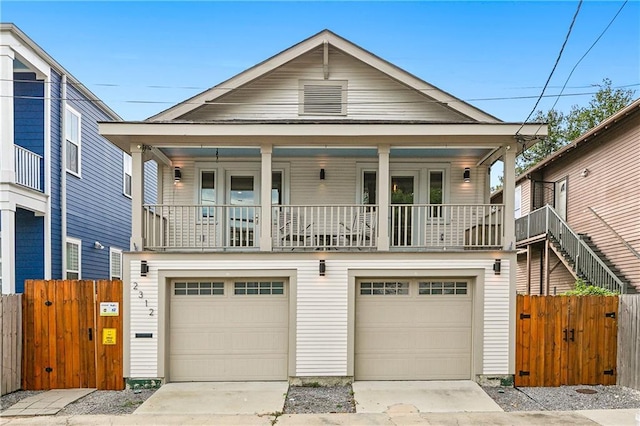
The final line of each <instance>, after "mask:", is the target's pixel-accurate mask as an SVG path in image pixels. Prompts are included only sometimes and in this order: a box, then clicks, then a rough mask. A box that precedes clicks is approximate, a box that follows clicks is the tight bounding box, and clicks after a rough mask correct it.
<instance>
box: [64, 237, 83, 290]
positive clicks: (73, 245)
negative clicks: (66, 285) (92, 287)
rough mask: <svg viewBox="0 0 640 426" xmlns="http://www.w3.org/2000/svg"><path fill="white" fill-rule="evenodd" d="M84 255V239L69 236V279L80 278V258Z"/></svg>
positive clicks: (67, 275)
mask: <svg viewBox="0 0 640 426" xmlns="http://www.w3.org/2000/svg"><path fill="white" fill-rule="evenodd" d="M81 256H82V241H80V240H77V239H75V238H67V271H66V278H67V279H68V280H79V279H80V278H81V277H82V275H81V270H80V265H81V263H80V259H81Z"/></svg>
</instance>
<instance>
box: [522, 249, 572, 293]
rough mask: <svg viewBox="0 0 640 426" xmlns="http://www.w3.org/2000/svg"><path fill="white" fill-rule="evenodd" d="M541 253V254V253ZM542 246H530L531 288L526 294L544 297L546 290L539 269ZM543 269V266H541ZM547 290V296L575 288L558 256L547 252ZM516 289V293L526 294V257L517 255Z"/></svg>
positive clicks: (541, 272) (541, 270)
mask: <svg viewBox="0 0 640 426" xmlns="http://www.w3.org/2000/svg"><path fill="white" fill-rule="evenodd" d="M541 251H542V253H541ZM543 252H544V244H534V245H532V246H531V272H530V274H531V275H530V276H531V288H530V292H529V293H528V294H532V295H544V294H547V290H546V289H545V288H544V270H543V269H541V263H543V260H542V259H543ZM542 266H543V267H544V265H542ZM549 270H550V274H549V290H548V294H550V295H554V294H560V293H564V292H565V291H567V290H571V289H573V288H574V287H575V281H576V280H575V278H574V277H573V275H572V274H571V272H570V271H569V270H568V269H567V268H566V267H565V266H564V264H563V263H562V262H561V261H560V259H559V258H558V256H557V255H556V254H555V252H553V251H552V250H549ZM517 271H518V275H517V285H516V287H517V289H518V293H523V294H527V255H526V253H522V254H518V266H517Z"/></svg>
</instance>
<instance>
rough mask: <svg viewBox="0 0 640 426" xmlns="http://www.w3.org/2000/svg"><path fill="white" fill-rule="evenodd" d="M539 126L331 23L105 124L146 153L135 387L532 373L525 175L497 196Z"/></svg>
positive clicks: (138, 210)
mask: <svg viewBox="0 0 640 426" xmlns="http://www.w3.org/2000/svg"><path fill="white" fill-rule="evenodd" d="M539 127H540V125H539V124H535V125H534V124H527V125H524V126H522V128H521V124H520V123H503V122H501V121H500V120H498V119H496V118H495V117H493V116H491V115H489V114H487V113H485V112H483V111H481V110H479V109H477V108H475V107H473V106H471V105H469V104H467V103H465V102H463V101H461V100H459V99H457V98H455V97H453V96H451V95H449V94H448V93H445V92H443V91H442V90H440V89H437V88H436V87H434V86H432V85H430V84H428V83H426V82H424V81H422V80H420V79H418V78H416V77H414V76H412V75H410V74H408V73H407V72H405V71H403V70H401V69H399V68H397V67H396V66H394V65H392V64H390V63H388V62H386V61H384V60H382V59H380V58H378V57H377V56H375V55H373V54H371V53H369V52H367V51H365V50H363V49H362V48H360V47H358V46H356V45H354V44H352V43H350V42H349V41H347V40H345V39H343V38H341V37H339V36H337V35H335V34H333V33H332V32H330V31H322V32H320V33H318V34H316V35H315V36H313V37H311V38H309V39H307V40H304V41H302V42H301V43H299V44H297V45H295V46H293V47H291V48H289V49H287V50H285V51H283V52H281V53H280V54H278V55H276V56H274V57H272V58H270V59H268V60H266V61H264V62H262V63H260V64H258V65H256V66H255V67H252V68H250V69H248V70H246V71H245V72H243V73H241V74H239V75H237V76H235V77H233V78H231V79H229V80H227V81H225V82H223V83H221V84H219V85H218V86H215V87H213V88H212V89H210V90H207V91H205V92H203V93H201V94H199V95H197V96H195V97H193V98H191V99H188V100H187V101H185V102H183V103H180V104H178V105H176V106H174V107H172V108H170V109H168V110H166V111H164V112H162V113H160V114H158V115H156V116H154V117H151V118H149V119H148V120H146V121H144V122H118V123H100V132H101V134H103V135H104V136H105V137H107V138H108V139H109V140H111V141H112V142H114V143H115V144H116V145H118V146H119V147H120V148H122V149H123V150H126V151H128V152H131V154H132V158H133V167H132V170H133V191H132V195H133V206H134V207H133V228H132V229H133V231H132V235H133V236H132V242H131V243H132V244H131V247H132V252H130V253H125V255H124V265H125V286H128V290H126V291H125V298H126V302H125V308H124V312H127V313H128V315H129V321H128V323H127V324H128V327H127V328H126V332H125V334H126V336H125V337H124V338H125V353H127V354H129V356H128V358H127V361H126V365H125V376H126V377H128V378H136V379H140V378H160V379H163V380H165V381H199V380H202V381H215V380H224V381H226V380H286V379H288V378H289V379H292V378H296V379H300V380H312V379H313V378H318V377H334V378H335V377H338V378H344V379H347V380H349V379H353V378H354V377H355V379H358V380H374V379H381V380H417V379H476V378H478V377H480V376H506V375H511V374H513V372H514V371H513V370H514V345H515V340H514V339H515V338H514V331H515V327H514V325H513V323H512V322H511V319H512V318H513V317H514V315H515V314H514V309H515V294H516V292H515V272H516V269H515V266H516V252H515V230H514V217H513V211H514V199H513V192H514V191H513V189H514V187H515V175H514V173H513V172H512V173H507V175H506V176H505V185H506V188H510V191H509V192H508V193H509V194H511V195H512V196H511V197H510V198H509V197H507V199H506V200H505V204H504V205H490V204H489V201H490V200H489V173H488V172H489V166H490V164H492V163H493V162H494V161H496V160H497V159H498V158H500V157H504V159H505V162H506V169H507V170H515V156H516V154H517V151H518V149H520V148H521V145H520V144H519V143H518V142H517V139H516V137H515V136H516V133H517V132H518V130H520V132H521V135H522V136H523V137H525V138H527V139H528V138H530V137H531V136H533V135H534V134H535V132H536V131H537V130H538V129H539ZM541 134H542V135H545V134H546V126H542V129H541ZM146 157H153V158H155V159H156V160H158V161H159V162H160V164H161V165H162V171H161V179H159V201H158V204H155V205H146V204H144V203H143V199H142V195H141V194H142V189H143V188H142V185H141V182H142V181H143V167H142V165H143V160H144V158H146Z"/></svg>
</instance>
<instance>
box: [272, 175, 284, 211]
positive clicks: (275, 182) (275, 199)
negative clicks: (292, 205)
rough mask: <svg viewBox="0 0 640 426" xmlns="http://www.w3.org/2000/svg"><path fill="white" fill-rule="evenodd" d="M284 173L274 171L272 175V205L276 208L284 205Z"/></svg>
mask: <svg viewBox="0 0 640 426" xmlns="http://www.w3.org/2000/svg"><path fill="white" fill-rule="evenodd" d="M282 189H283V186H282V172H281V171H274V172H272V173H271V204H272V205H274V206H280V205H282V195H283V194H282Z"/></svg>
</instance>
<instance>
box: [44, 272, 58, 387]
mask: <svg viewBox="0 0 640 426" xmlns="http://www.w3.org/2000/svg"><path fill="white" fill-rule="evenodd" d="M45 294H46V298H47V300H48V301H49V302H51V303H52V304H51V305H50V306H49V307H47V308H46V310H45V312H46V313H45V319H46V321H47V327H48V329H47V346H48V347H47V357H48V364H49V366H50V367H51V368H52V370H51V372H49V373H48V374H47V376H48V378H49V388H50V389H59V388H60V387H61V381H59V380H58V356H57V346H58V334H57V332H56V330H57V327H56V313H57V312H58V311H59V306H58V300H57V298H56V291H55V286H52V285H49V284H48V283H47V284H46V288H45Z"/></svg>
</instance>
